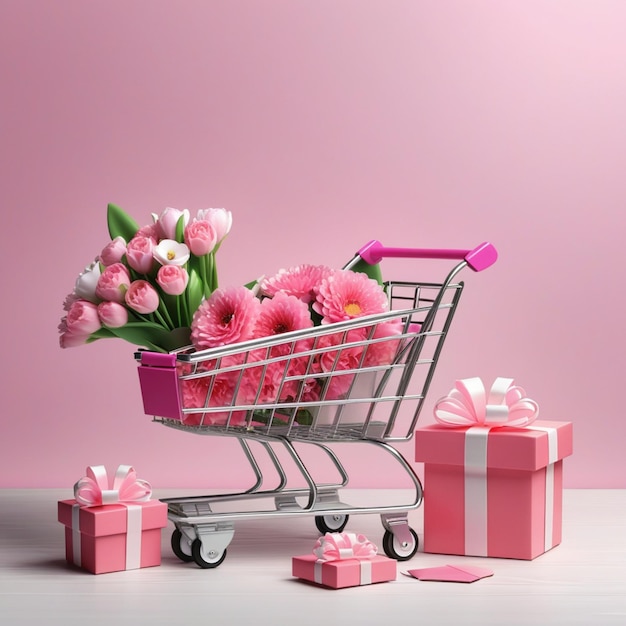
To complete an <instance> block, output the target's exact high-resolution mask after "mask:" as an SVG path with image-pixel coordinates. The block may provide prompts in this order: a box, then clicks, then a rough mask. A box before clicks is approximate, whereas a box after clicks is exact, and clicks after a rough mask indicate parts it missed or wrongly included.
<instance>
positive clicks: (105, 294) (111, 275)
mask: <svg viewBox="0 0 626 626" xmlns="http://www.w3.org/2000/svg"><path fill="white" fill-rule="evenodd" d="M129 285H130V274H129V273H128V269H127V268H126V266H125V265H122V263H113V265H109V267H107V268H105V270H104V272H102V274H101V275H100V278H99V279H98V285H97V286H96V295H97V296H98V297H99V298H101V299H102V300H110V301H111V302H119V303H120V304H121V303H122V302H124V294H125V293H126V290H127V289H128V287H129Z"/></svg>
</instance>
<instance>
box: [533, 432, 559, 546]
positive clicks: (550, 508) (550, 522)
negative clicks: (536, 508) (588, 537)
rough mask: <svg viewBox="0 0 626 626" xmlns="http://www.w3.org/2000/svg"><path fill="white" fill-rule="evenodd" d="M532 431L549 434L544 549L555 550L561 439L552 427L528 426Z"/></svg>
mask: <svg viewBox="0 0 626 626" xmlns="http://www.w3.org/2000/svg"><path fill="white" fill-rule="evenodd" d="M528 428H529V429H530V430H539V431H542V432H545V433H547V434H548V465H547V466H546V495H545V518H544V529H545V530H544V533H545V534H544V549H545V551H546V552H547V551H548V550H550V548H554V498H555V489H556V485H555V483H554V464H555V463H556V462H557V461H558V460H559V437H558V433H557V430H556V428H552V427H550V426H528Z"/></svg>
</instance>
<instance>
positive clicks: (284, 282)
mask: <svg viewBox="0 0 626 626" xmlns="http://www.w3.org/2000/svg"><path fill="white" fill-rule="evenodd" d="M331 271H332V270H331V269H330V268H329V267H326V266H324V265H307V264H304V265H298V266H297V267H291V268H289V269H287V270H285V269H281V270H279V271H278V273H277V274H276V275H274V276H272V277H271V278H264V279H263V280H262V281H261V291H262V292H263V293H264V294H266V295H268V296H274V295H276V294H277V293H278V292H279V291H284V292H285V293H287V294H289V295H291V296H295V297H296V298H299V299H300V300H302V301H303V302H305V303H307V304H308V303H309V302H313V300H315V296H316V295H317V287H318V286H319V284H320V283H321V282H322V280H324V278H326V276H328V275H330V273H331Z"/></svg>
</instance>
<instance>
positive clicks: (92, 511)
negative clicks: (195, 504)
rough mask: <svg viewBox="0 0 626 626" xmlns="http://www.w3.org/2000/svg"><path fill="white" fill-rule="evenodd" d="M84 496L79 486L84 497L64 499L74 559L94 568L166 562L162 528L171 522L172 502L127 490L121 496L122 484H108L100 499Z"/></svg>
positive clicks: (69, 553) (68, 547)
mask: <svg viewBox="0 0 626 626" xmlns="http://www.w3.org/2000/svg"><path fill="white" fill-rule="evenodd" d="M120 467H128V466H120ZM94 469H95V470H96V471H97V470H99V469H100V468H99V467H95V468H88V473H90V472H91V471H92V470H94ZM129 469H130V470H131V471H132V468H129ZM118 471H119V470H118ZM132 473H133V474H134V471H132ZM83 480H85V479H83ZM142 482H145V481H142ZM79 484H80V481H79V483H77V485H79ZM76 491H77V490H76V488H75V493H76ZM94 492H95V490H94ZM92 495H93V494H92ZM83 496H84V494H83ZM83 496H81V494H80V492H79V493H78V497H79V499H80V501H77V500H76V499H73V500H60V501H59V503H58V520H59V522H61V523H62V524H63V525H64V526H65V558H66V560H67V562H68V563H72V564H74V565H77V566H79V567H81V568H82V569H85V570H87V571H88V572H91V573H92V574H104V573H107V572H118V571H122V570H127V569H138V568H141V567H153V566H156V565H160V564H161V529H162V528H164V527H165V526H166V525H167V504H165V503H164V502H160V501H159V500H139V501H138V500H136V499H134V497H135V496H133V495H129V494H128V493H126V495H124V493H123V490H122V494H121V496H120V490H119V489H113V490H108V489H107V490H103V492H102V493H101V496H100V498H98V497H97V496H96V497H95V498H93V501H94V502H99V503H98V504H88V503H86V501H85V498H84V497H83ZM120 497H121V498H124V501H121V500H120V499H119V498H120ZM116 498H117V499H116ZM108 502H110V503H108Z"/></svg>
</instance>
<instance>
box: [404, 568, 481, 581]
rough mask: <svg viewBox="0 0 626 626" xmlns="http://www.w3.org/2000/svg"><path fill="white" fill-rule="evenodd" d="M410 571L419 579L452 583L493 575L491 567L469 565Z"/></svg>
mask: <svg viewBox="0 0 626 626" xmlns="http://www.w3.org/2000/svg"><path fill="white" fill-rule="evenodd" d="M408 573H409V574H410V575H411V576H413V578H417V579H418V580H436V581H441V582H450V583H473V582H475V581H477V580H480V579H481V578H487V577H488V576H493V572H492V571H491V570H490V569H487V568H485V567H472V566H469V565H443V566H441V567H424V568H421V569H410V570H409V571H408Z"/></svg>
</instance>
